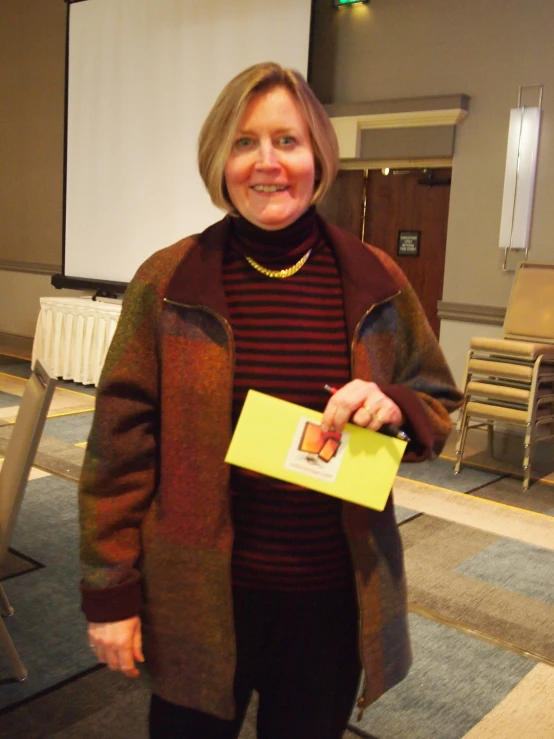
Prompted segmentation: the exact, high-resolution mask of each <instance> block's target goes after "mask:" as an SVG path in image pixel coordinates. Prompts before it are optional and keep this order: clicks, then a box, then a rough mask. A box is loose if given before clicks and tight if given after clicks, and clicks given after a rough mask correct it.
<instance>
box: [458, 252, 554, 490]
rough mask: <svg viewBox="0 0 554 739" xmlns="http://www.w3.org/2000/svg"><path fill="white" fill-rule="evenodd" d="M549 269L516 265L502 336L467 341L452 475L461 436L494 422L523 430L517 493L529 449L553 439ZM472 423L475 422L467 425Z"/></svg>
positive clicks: (553, 326)
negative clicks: (520, 474)
mask: <svg viewBox="0 0 554 739" xmlns="http://www.w3.org/2000/svg"><path fill="white" fill-rule="evenodd" d="M553 308H554V265H543V264H532V263H529V262H523V263H522V264H520V266H519V268H518V271H517V273H516V276H515V278H514V283H513V285H512V292H511V295H510V302H509V305H508V309H507V311H506V319H505V321H504V331H503V333H504V337H503V338H502V339H490V338H483V337H476V338H474V339H472V340H471V342H470V348H469V352H468V358H467V363H466V372H465V381H464V402H463V405H462V409H461V412H460V416H459V420H458V424H457V431H458V441H457V444H456V462H455V465H454V472H455V474H458V473H459V472H460V468H461V464H462V460H463V454H464V448H465V443H466V439H467V432H468V430H469V429H470V428H479V427H482V426H487V430H488V441H489V450H490V451H491V452H492V451H493V441H494V437H493V434H494V428H495V424H496V423H502V424H506V425H508V426H518V427H522V428H523V429H524V432H525V433H524V454H523V490H524V491H526V490H527V489H528V488H529V484H530V479H531V468H532V464H531V463H532V453H533V448H534V445H535V444H536V443H538V442H540V441H547V440H551V439H554V309H553ZM472 419H477V422H476V423H472Z"/></svg>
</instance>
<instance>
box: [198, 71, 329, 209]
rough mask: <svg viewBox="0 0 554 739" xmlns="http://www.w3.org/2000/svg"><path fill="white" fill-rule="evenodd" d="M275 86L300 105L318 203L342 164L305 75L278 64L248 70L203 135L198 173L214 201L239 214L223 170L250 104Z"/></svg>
mask: <svg viewBox="0 0 554 739" xmlns="http://www.w3.org/2000/svg"><path fill="white" fill-rule="evenodd" d="M274 87H284V88H285V89H287V90H288V91H289V92H290V93H291V94H292V96H293V98H294V99H295V100H296V102H297V103H298V105H299V106H300V110H301V111H302V113H303V115H304V118H305V119H306V122H307V124H308V128H309V130H310V136H311V141H312V147H313V150H314V160H315V173H316V176H315V183H314V194H313V196H312V201H311V204H312V205H313V204H316V203H319V202H320V201H321V200H322V199H323V196H324V195H325V193H326V192H327V190H328V189H329V188H330V187H331V185H332V184H333V180H334V179H335V176H336V173H337V169H338V163H339V154H338V151H339V147H338V142H337V137H336V135H335V131H334V129H333V126H332V125H331V121H330V120H329V116H328V115H327V113H326V112H325V109H324V107H323V105H322V104H321V103H320V102H319V100H318V99H317V98H316V96H315V95H314V93H313V92H312V90H311V89H310V87H309V86H308V83H307V82H306V81H305V79H304V78H303V77H302V75H301V74H300V73H299V72H297V71H296V70H294V69H285V68H283V67H281V66H279V64H275V63H274V62H262V63H261V64H255V65H254V66H252V67H248V69H245V70H244V71H243V72H241V73H240V74H238V75H237V76H236V77H234V78H233V79H232V80H231V81H230V82H228V83H227V85H225V87H224V88H223V90H222V91H221V93H220V94H219V97H218V98H217V100H216V101H215V103H214V106H213V107H212V109H211V111H210V112H209V113H208V116H207V118H206V120H205V121H204V124H203V126H202V130H201V131H200V136H199V138H198V169H199V171H200V176H201V177H202V179H203V181H204V184H205V185H206V189H207V190H208V193H209V194H210V197H211V199H212V202H213V203H214V205H216V206H217V207H218V208H221V209H222V210H226V211H227V212H229V213H231V214H233V215H236V214H237V211H236V209H235V207H234V205H233V203H232V202H231V200H230V198H229V194H228V192H227V187H226V185H225V166H226V164H227V160H228V158H229V155H230V153H231V149H232V146H233V143H234V138H235V135H236V131H237V129H238V127H239V124H240V121H241V120H242V117H243V115H244V111H245V110H246V106H247V105H248V103H249V102H250V101H251V99H252V98H253V97H254V96H255V95H257V94H258V93H261V92H266V91H268V90H271V89H272V88H274Z"/></svg>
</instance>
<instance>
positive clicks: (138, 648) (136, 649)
mask: <svg viewBox="0 0 554 739" xmlns="http://www.w3.org/2000/svg"><path fill="white" fill-rule="evenodd" d="M133 657H134V659H136V660H137V662H144V654H143V651H142V633H141V630H140V627H139V628H138V629H137V630H136V631H135V633H134V635H133Z"/></svg>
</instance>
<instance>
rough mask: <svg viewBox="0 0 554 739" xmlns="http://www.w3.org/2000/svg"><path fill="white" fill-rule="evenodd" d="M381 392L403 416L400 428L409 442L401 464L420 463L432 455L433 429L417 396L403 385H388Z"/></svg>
mask: <svg viewBox="0 0 554 739" xmlns="http://www.w3.org/2000/svg"><path fill="white" fill-rule="evenodd" d="M381 390H382V391H383V392H384V393H385V395H388V397H389V398H390V399H391V400H394V402H395V403H396V405H397V406H398V407H399V408H400V410H401V411H402V414H403V415H404V419H405V421H404V424H403V426H402V428H403V429H404V430H405V431H406V433H407V434H408V436H409V437H410V439H411V441H410V443H409V444H408V446H407V447H406V451H405V453H404V457H403V459H402V461H403V462H422V461H423V460H425V459H428V458H429V457H430V456H432V454H433V446H434V442H435V440H434V436H433V427H432V425H431V421H430V419H429V416H428V415H427V412H426V410H425V408H424V406H423V403H422V402H421V400H420V398H419V396H418V394H417V393H416V392H415V391H414V390H410V388H409V387H406V386H405V385H388V386H386V387H382V388H381Z"/></svg>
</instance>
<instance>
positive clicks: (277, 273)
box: [244, 249, 312, 280]
mask: <svg viewBox="0 0 554 739" xmlns="http://www.w3.org/2000/svg"><path fill="white" fill-rule="evenodd" d="M311 253H312V250H311V249H309V251H307V252H306V253H305V254H304V256H303V257H302V259H299V260H298V262H296V264H293V265H292V267H286V268H285V269H268V268H267V267H262V265H261V264H258V262H255V261H254V260H253V259H252V257H249V256H248V254H245V255H244V258H245V259H246V261H247V262H248V264H249V265H250V266H251V267H254V269H256V270H258V272H261V273H262V275H265V276H266V277H273V278H277V279H279V280H283V279H284V278H285V277H291V276H292V275H295V274H296V273H297V272H298V270H300V269H302V267H303V266H304V265H305V264H306V262H307V261H308V259H309V257H310V254H311Z"/></svg>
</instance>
